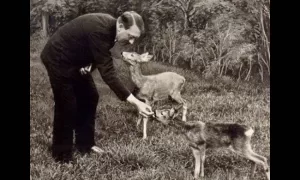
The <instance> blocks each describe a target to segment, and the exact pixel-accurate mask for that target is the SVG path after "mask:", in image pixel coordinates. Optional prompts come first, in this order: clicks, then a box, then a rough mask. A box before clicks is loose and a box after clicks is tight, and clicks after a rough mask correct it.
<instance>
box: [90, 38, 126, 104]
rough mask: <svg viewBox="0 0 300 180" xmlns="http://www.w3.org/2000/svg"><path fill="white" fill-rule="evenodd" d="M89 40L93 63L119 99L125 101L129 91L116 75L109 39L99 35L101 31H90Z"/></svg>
mask: <svg viewBox="0 0 300 180" xmlns="http://www.w3.org/2000/svg"><path fill="white" fill-rule="evenodd" d="M89 40H90V43H89V44H90V48H91V51H92V53H93V56H94V59H95V62H96V63H95V64H96V66H97V68H98V70H99V72H100V74H101V76H102V79H103V80H104V82H105V83H106V84H107V85H108V86H109V87H110V89H111V90H112V91H113V92H114V93H115V94H116V95H117V96H118V98H119V99H120V100H122V101H125V100H126V99H127V98H128V97H129V95H130V94H131V93H130V91H129V90H128V89H127V88H126V87H125V86H124V85H123V83H122V82H121V81H120V79H119V78H118V76H117V73H116V70H115V67H114V64H113V59H112V57H111V53H110V51H109V44H110V42H107V41H109V39H107V38H106V37H105V36H103V35H101V33H91V34H90V36H89Z"/></svg>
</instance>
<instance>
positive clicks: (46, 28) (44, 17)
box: [42, 12, 49, 37]
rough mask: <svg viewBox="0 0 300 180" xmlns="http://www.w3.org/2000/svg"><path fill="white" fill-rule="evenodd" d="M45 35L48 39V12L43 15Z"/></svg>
mask: <svg viewBox="0 0 300 180" xmlns="http://www.w3.org/2000/svg"><path fill="white" fill-rule="evenodd" d="M42 25H43V35H44V36H45V37H48V26H49V15H48V13H47V12H43V13H42Z"/></svg>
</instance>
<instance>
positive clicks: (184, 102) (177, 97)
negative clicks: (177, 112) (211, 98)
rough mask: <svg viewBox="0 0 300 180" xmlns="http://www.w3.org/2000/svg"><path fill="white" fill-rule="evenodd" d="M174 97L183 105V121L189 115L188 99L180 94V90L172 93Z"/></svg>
mask: <svg viewBox="0 0 300 180" xmlns="http://www.w3.org/2000/svg"><path fill="white" fill-rule="evenodd" d="M171 97H172V99H174V100H175V101H176V102H177V103H179V104H181V105H182V109H183V112H182V121H186V115H187V103H186V100H184V99H183V98H182V97H181V95H180V92H174V93H173V94H172V95H171Z"/></svg>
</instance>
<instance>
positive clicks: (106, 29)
mask: <svg viewBox="0 0 300 180" xmlns="http://www.w3.org/2000/svg"><path fill="white" fill-rule="evenodd" d="M115 36H116V19H115V18H113V17H112V16H110V15H108V14H102V13H91V14H86V15H82V16H79V17H77V18H75V19H74V20H72V21H70V22H68V23H66V24H65V25H63V26H62V27H60V28H59V29H58V30H57V31H56V32H55V33H54V34H53V35H52V36H51V37H50V39H49V40H48V42H47V44H46V45H45V47H44V49H43V51H42V53H41V59H42V61H43V62H44V63H47V64H48V66H49V65H50V66H52V67H55V68H53V69H56V73H57V74H58V75H61V76H64V77H73V76H74V73H78V72H79V69H80V68H81V67H84V66H87V65H89V64H90V63H92V64H93V67H94V68H95V67H97V68H98V70H99V72H100V74H101V76H102V78H103V80H104V81H105V83H106V84H107V85H108V86H109V87H110V89H112V91H113V92H114V93H115V94H116V95H117V96H118V98H119V99H120V100H122V101H124V100H126V99H127V97H128V96H129V95H130V91H129V90H128V89H127V88H126V87H125V86H124V85H123V84H122V83H121V81H120V79H119V78H118V77H117V74H116V71H115V68H114V65H113V60H112V58H111V53H110V49H111V48H112V47H113V46H114V39H115ZM94 68H93V69H94Z"/></svg>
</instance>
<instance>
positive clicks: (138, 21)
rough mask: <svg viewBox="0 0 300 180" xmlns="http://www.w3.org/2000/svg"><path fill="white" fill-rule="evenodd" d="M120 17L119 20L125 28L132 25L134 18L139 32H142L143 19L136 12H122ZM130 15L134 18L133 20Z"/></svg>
mask: <svg viewBox="0 0 300 180" xmlns="http://www.w3.org/2000/svg"><path fill="white" fill-rule="evenodd" d="M120 17H121V18H120V22H121V23H123V24H124V27H125V29H129V28H130V27H131V26H132V25H133V22H134V20H135V22H136V25H137V27H138V28H139V29H140V30H141V33H142V34H143V33H144V31H145V29H144V21H143V18H142V17H141V16H140V15H139V14H138V13H136V12H134V11H127V12H124V13H123V14H122V15H121V16H120ZM132 17H133V18H134V20H133V18H132Z"/></svg>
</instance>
